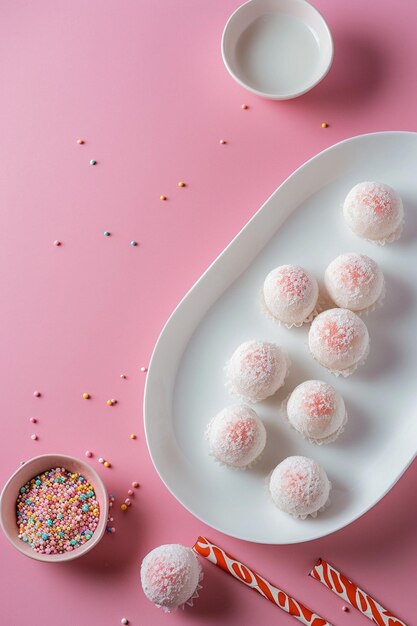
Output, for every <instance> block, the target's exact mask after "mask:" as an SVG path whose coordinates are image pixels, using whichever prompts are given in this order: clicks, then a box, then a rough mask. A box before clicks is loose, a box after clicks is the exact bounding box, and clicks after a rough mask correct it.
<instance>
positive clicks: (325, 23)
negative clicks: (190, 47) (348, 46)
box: [221, 0, 334, 100]
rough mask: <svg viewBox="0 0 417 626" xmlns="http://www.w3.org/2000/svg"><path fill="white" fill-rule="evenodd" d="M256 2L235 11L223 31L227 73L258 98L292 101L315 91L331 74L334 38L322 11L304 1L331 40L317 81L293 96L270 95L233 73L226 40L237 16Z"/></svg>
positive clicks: (222, 44)
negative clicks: (325, 60)
mask: <svg viewBox="0 0 417 626" xmlns="http://www.w3.org/2000/svg"><path fill="white" fill-rule="evenodd" d="M256 2H258V0H248V1H247V2H245V3H244V4H241V5H240V6H239V7H238V8H237V9H236V10H235V11H233V13H232V14H231V16H230V17H229V19H228V20H227V22H226V25H225V27H224V29H223V34H222V40H221V53H222V59H223V63H224V65H225V67H226V69H227V71H228V72H229V74H230V76H231V77H232V78H233V79H234V80H235V81H236V82H237V83H239V85H241V87H244V88H245V89H247V90H248V91H251V92H252V93H254V94H256V95H257V96H260V97H261V98H267V99H268V100H292V99H293V98H298V97H299V96H303V95H304V94H305V93H307V92H308V91H310V90H311V89H313V88H314V87H315V86H316V85H318V84H319V83H320V82H321V81H322V80H323V78H325V77H326V76H327V74H328V73H329V70H330V68H331V66H332V63H333V57H334V45H333V37H332V33H331V32H330V28H329V27H328V25H327V22H326V20H325V19H324V17H323V16H322V14H321V13H320V11H318V10H317V9H316V7H314V6H313V5H312V4H310V3H309V2H307V0H303V2H304V4H307V5H308V6H309V7H310V9H311V10H312V11H313V12H314V13H316V14H317V16H318V18H319V19H320V20H321V21H322V23H323V26H324V29H325V31H326V34H327V36H328V38H329V43H330V55H329V60H328V63H327V65H326V67H325V69H324V71H323V72H322V73H321V74H320V76H319V77H318V78H317V80H315V81H314V82H313V83H311V84H310V85H309V86H308V87H306V88H305V89H302V90H301V91H296V92H294V93H292V94H286V95H279V94H274V93H270V92H267V91H259V90H258V89H255V88H254V87H251V86H250V85H249V84H248V83H245V82H244V81H243V80H241V79H240V78H239V76H238V75H237V74H235V73H234V72H233V70H232V68H231V67H230V65H229V61H228V59H227V55H226V53H225V49H224V48H225V38H226V36H227V34H228V31H229V30H230V25H231V23H232V21H233V20H234V19H235V17H236V15H237V14H238V13H240V12H241V11H242V10H243V9H244V7H246V6H247V5H248V4H254V3H256Z"/></svg>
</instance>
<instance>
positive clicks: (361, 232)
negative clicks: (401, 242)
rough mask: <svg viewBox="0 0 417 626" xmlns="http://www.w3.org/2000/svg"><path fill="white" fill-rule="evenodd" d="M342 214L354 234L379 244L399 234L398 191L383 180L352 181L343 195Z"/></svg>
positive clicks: (399, 202) (401, 214)
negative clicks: (355, 183)
mask: <svg viewBox="0 0 417 626" xmlns="http://www.w3.org/2000/svg"><path fill="white" fill-rule="evenodd" d="M343 215H344V218H345V220H346V222H347V224H348V226H349V228H350V229H351V230H352V231H353V232H354V233H355V234H356V235H358V236H359V237H363V238H364V239H368V240H369V241H373V242H375V243H378V244H380V245H384V244H386V243H390V242H392V241H395V240H396V239H398V238H399V237H400V236H401V232H402V228H403V221H404V208H403V203H402V200H401V198H400V196H399V195H398V193H397V192H396V191H395V190H394V189H392V187H390V186H389V185H385V184H384V183H377V182H363V183H359V184H358V185H355V186H354V187H353V189H351V190H350V191H349V193H348V195H347V196H346V198H345V201H344V204H343Z"/></svg>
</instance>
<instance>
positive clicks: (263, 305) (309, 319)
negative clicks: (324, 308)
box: [259, 290, 320, 329]
mask: <svg viewBox="0 0 417 626" xmlns="http://www.w3.org/2000/svg"><path fill="white" fill-rule="evenodd" d="M259 305H260V308H261V311H262V313H263V314H264V315H265V317H267V318H268V319H269V320H271V321H272V322H274V323H275V324H277V325H278V326H285V328H288V329H291V328H301V326H304V324H310V323H311V322H312V321H313V319H314V318H315V317H317V315H318V314H319V313H320V310H319V308H318V301H317V302H316V305H315V307H314V309H313V310H312V311H311V313H310V314H309V315H308V316H307V317H306V318H305V319H304V320H303V321H302V322H292V323H288V322H283V321H282V320H279V319H278V318H277V317H275V315H273V314H272V313H271V311H270V310H269V309H268V307H267V306H266V303H265V298H264V295H263V292H262V290H261V291H260V292H259Z"/></svg>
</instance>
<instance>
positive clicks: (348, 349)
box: [308, 309, 369, 377]
mask: <svg viewBox="0 0 417 626" xmlns="http://www.w3.org/2000/svg"><path fill="white" fill-rule="evenodd" d="M308 344H309V347H310V351H311V354H312V355H313V357H314V358H315V359H316V360H317V361H318V362H319V363H320V364H321V365H323V366H324V367H326V368H327V369H328V370H329V371H330V372H332V373H333V374H335V375H336V376H339V375H340V374H341V375H342V376H344V377H346V376H349V375H350V374H352V373H353V372H354V371H355V369H356V368H357V367H358V365H361V364H362V363H363V362H364V361H365V359H366V357H367V356H368V352H369V334H368V329H367V328H366V326H365V324H364V322H363V321H362V320H361V318H360V317H358V316H357V315H356V313H353V311H349V310H348V309H329V310H328V311H324V312H323V313H320V315H318V316H317V317H316V318H315V319H314V320H313V323H312V324H311V327H310V332H309V334H308Z"/></svg>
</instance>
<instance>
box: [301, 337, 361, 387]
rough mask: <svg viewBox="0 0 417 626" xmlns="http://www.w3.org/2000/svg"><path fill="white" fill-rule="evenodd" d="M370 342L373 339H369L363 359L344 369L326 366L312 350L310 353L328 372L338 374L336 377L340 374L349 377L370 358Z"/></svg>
mask: <svg viewBox="0 0 417 626" xmlns="http://www.w3.org/2000/svg"><path fill="white" fill-rule="evenodd" d="M370 343H371V341H370V340H369V343H368V345H367V347H366V350H365V353H364V355H363V357H362V358H361V360H360V361H358V362H357V363H355V364H354V365H352V366H351V367H347V368H345V369H343V370H336V369H331V368H330V367H326V366H325V365H323V363H320V361H319V360H318V359H316V357H315V356H314V355H313V354H311V352H310V354H311V356H312V357H313V359H314V360H315V361H317V363H320V365H321V366H322V367H324V369H326V370H327V371H328V372H330V373H331V374H333V375H334V376H336V378H338V377H339V376H343V378H347V377H348V376H351V375H352V374H353V372H354V371H355V370H357V369H358V367H361V365H363V364H364V363H365V361H366V359H367V358H368V355H369V347H370Z"/></svg>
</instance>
